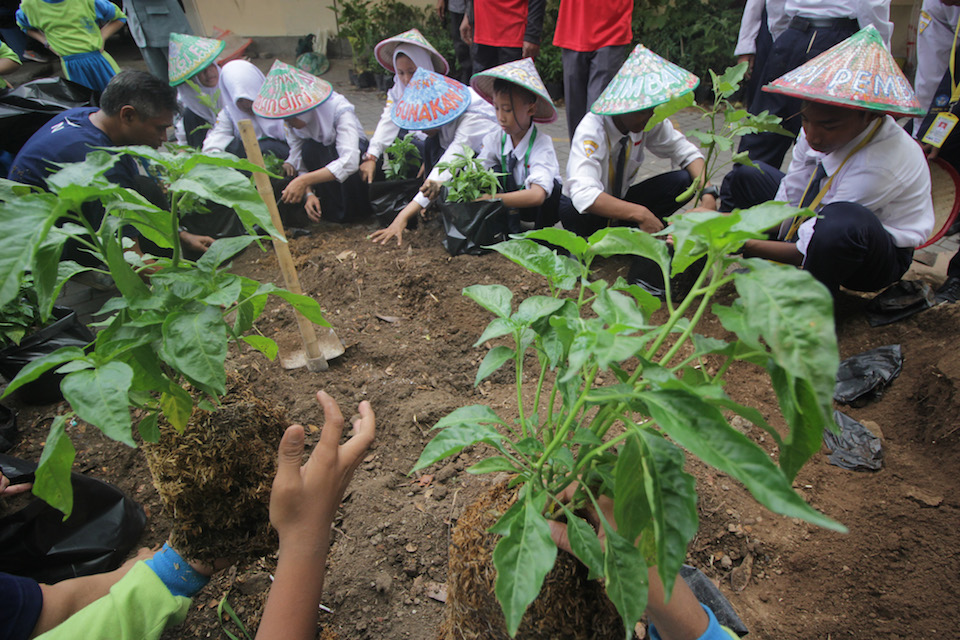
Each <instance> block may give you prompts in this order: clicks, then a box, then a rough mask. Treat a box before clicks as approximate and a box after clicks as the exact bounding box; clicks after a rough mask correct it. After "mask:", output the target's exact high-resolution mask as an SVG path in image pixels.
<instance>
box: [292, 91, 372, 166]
mask: <svg viewBox="0 0 960 640" xmlns="http://www.w3.org/2000/svg"><path fill="white" fill-rule="evenodd" d="M297 117H298V118H300V119H301V120H303V121H304V122H306V126H305V127H303V128H302V129H296V128H294V127H291V126H290V124H289V123H288V122H284V127H285V129H286V133H287V139H288V140H289V141H290V157H289V158H288V159H287V162H289V163H290V164H292V165H293V166H294V168H295V169H296V170H297V172H298V173H305V172H306V170H307V169H306V167H304V165H303V143H304V141H306V140H313V141H315V142H319V143H320V144H322V145H324V146H329V145H335V146H336V148H337V159H336V160H334V161H333V162H331V163H329V164H328V165H327V166H326V167H324V168H326V169H329V170H330V173H332V174H333V177H334V178H336V179H337V182H343V181H344V180H346V179H347V178H349V177H350V176H352V175H353V174H354V173H356V172H357V168H358V167H359V166H360V138H362V137H364V135H363V127H362V126H361V125H360V120H358V119H357V114H356V112H355V111H354V107H353V104H351V102H350V101H349V100H347V99H346V98H345V97H344V96H343V95H341V94H339V93H337V92H336V91H334V92H333V93H332V94H331V95H330V97H329V98H327V99H326V100H325V101H324V102H323V104H321V105H320V106H319V107H316V108H314V109H311V110H310V111H307V112H306V113H301V114H300V115H299V116H297Z"/></svg>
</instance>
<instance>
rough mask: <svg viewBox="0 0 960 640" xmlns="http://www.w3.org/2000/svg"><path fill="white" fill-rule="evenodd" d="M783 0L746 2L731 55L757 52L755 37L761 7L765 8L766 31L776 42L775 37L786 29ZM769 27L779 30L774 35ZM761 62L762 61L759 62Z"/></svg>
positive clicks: (761, 12) (751, 0)
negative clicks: (735, 44) (734, 47)
mask: <svg viewBox="0 0 960 640" xmlns="http://www.w3.org/2000/svg"><path fill="white" fill-rule="evenodd" d="M783 3H784V0H747V4H746V5H745V6H744V7H743V16H742V17H741V18H740V33H739V35H738V36H737V47H736V49H734V50H733V55H735V56H742V55H746V54H748V53H756V52H757V36H758V35H760V20H761V18H762V17H763V7H764V6H766V7H767V31H769V32H770V34H771V37H772V38H773V39H774V40H776V39H777V36H778V35H780V34H781V33H782V32H783V29H786V26H785V23H784V20H783ZM771 25H773V26H776V27H777V28H779V29H780V31H778V32H777V33H776V35H774V33H773V29H772V28H771ZM761 62H762V61H761Z"/></svg>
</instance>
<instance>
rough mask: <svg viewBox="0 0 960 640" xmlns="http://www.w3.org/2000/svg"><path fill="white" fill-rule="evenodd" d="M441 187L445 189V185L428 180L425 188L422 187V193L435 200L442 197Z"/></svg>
mask: <svg viewBox="0 0 960 640" xmlns="http://www.w3.org/2000/svg"><path fill="white" fill-rule="evenodd" d="M441 187H443V184H441V183H439V182H437V181H436V180H427V181H426V182H424V183H423V186H422V187H420V193H422V194H423V195H425V196H426V197H427V198H429V199H431V200H433V199H434V198H436V197H437V196H438V195H440V188H441Z"/></svg>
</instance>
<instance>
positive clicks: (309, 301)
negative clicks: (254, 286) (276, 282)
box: [260, 285, 330, 327]
mask: <svg viewBox="0 0 960 640" xmlns="http://www.w3.org/2000/svg"><path fill="white" fill-rule="evenodd" d="M260 288H261V289H263V288H264V287H262V286H261V287H260ZM268 288H269V290H270V293H272V294H273V295H275V296H277V297H278V298H281V299H283V300H286V301H287V302H289V303H290V305H291V306H292V307H293V308H294V309H296V310H297V311H299V312H300V313H301V314H302V315H303V317H304V318H306V319H307V320H309V321H310V322H312V323H313V324H315V325H319V326H321V327H329V326H330V323H329V322H327V320H326V319H325V318H324V317H323V310H322V309H321V308H320V303H319V302H317V301H316V300H314V299H313V298H311V297H310V296H305V295H301V294H299V293H291V292H290V291H287V290H286V289H281V288H279V287H275V286H273V285H270V286H269V287H268Z"/></svg>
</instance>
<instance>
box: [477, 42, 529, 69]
mask: <svg viewBox="0 0 960 640" xmlns="http://www.w3.org/2000/svg"><path fill="white" fill-rule="evenodd" d="M472 53H473V72H474V73H480V72H481V71H486V70H487V69H490V68H492V67H496V66H498V65H501V64H506V63H508V62H513V61H514V60H519V59H520V56H521V55H522V54H523V49H522V48H521V47H495V46H492V45H489V44H477V43H473V47H472Z"/></svg>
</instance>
